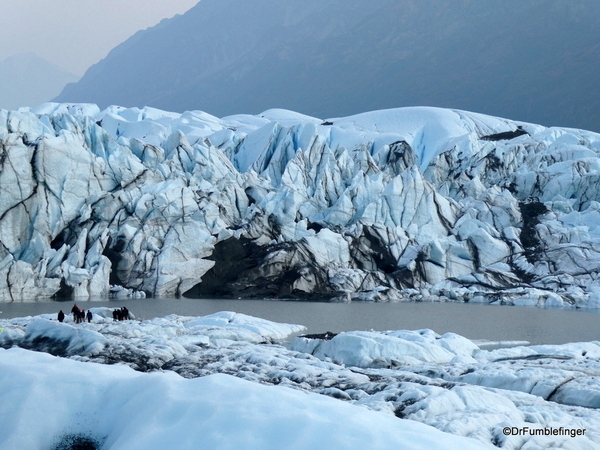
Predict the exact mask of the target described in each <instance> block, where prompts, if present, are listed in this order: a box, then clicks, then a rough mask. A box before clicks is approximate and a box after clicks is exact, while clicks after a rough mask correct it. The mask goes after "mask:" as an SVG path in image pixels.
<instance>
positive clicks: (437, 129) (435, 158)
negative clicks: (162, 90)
mask: <svg viewBox="0 0 600 450" xmlns="http://www.w3.org/2000/svg"><path fill="white" fill-rule="evenodd" d="M0 143H1V145H0V188H1V191H2V195H1V196H0V243H1V244H2V245H0V300H3V301H27V300H32V299H35V298H39V297H52V296H60V297H67V298H79V299H85V298H93V297H98V296H100V297H106V296H108V295H112V296H117V297H125V296H146V295H153V296H165V297H169V296H177V295H183V294H188V295H226V296H232V297H265V296H267V297H282V296H284V297H285V296H291V297H300V298H302V297H304V296H314V295H320V296H326V297H329V298H339V299H344V300H368V301H377V300H398V299H407V298H408V299H414V300H436V299H446V300H447V299H449V300H459V301H473V302H487V303H492V302H497V303H508V304H520V305H523V304H524V305H537V306H568V307H572V306H576V307H594V308H596V307H598V305H599V304H600V300H598V299H599V298H600V297H599V295H598V292H600V282H598V280H597V278H598V273H599V271H600V254H599V249H600V247H599V243H600V223H598V219H599V218H600V203H599V202H598V199H597V197H598V192H600V191H599V186H600V184H599V183H600V163H599V159H598V152H599V151H600V135H598V134H595V133H592V132H587V131H583V130H575V129H568V128H545V127H542V126H539V125H534V124H527V123H521V122H516V121H511V120H507V119H501V118H495V117H489V116H485V115H481V114H475V113H470V112H465V111H456V110H450V109H439V108H425V107H418V108H399V109H393V110H384V111H374V112H370V113H364V114H359V115H356V116H352V117H345V118H334V119H327V120H325V121H323V120H320V119H317V118H312V117H307V116H303V115H301V114H298V113H295V112H291V111H284V110H269V111H265V112H264V113H262V114H259V115H256V116H250V115H236V116H230V117H224V118H221V119H219V118H216V117H214V116H211V115H210V114H207V113H204V112H200V111H191V112H185V113H183V114H177V113H171V112H165V111H160V110H157V109H153V108H143V109H139V108H123V107H118V106H111V107H109V108H107V109H106V110H103V111H100V110H99V108H98V107H97V106H96V105H90V104H75V105H74V104H53V103H48V104H44V105H41V106H39V107H36V108H22V109H20V110H19V111H0Z"/></svg>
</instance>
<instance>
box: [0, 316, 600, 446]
mask: <svg viewBox="0 0 600 450" xmlns="http://www.w3.org/2000/svg"><path fill="white" fill-rule="evenodd" d="M91 310H92V312H93V315H94V320H93V321H92V322H91V323H81V324H76V323H74V322H73V319H72V317H71V316H67V317H66V319H65V322H64V323H59V322H58V321H56V317H55V315H54V314H44V315H38V316H30V317H17V318H12V319H0V401H1V402H2V404H3V405H10V407H6V408H3V409H2V410H1V411H0V447H2V448H19V449H38V448H77V447H74V446H73V443H79V444H83V443H87V445H88V447H85V448H104V449H114V450H116V449H121V448H123V449H125V448H126V449H137V448H143V449H155V448H156V449H162V448H165V446H166V447H169V448H173V449H176V450H179V449H181V450H183V449H192V448H197V446H198V445H199V443H202V444H203V445H204V446H206V447H208V448H214V449H221V448H223V449H225V448H256V449H263V450H268V449H272V448H273V449H275V448H294V449H304V448H306V449H313V448H315V447H317V446H326V447H328V448H329V447H330V448H343V449H358V448H373V449H382V450H383V449H392V448H410V449H415V450H416V449H429V448H436V449H446V448H447V449H484V448H488V449H489V448H503V449H507V450H508V449H518V448H523V449H539V448H557V449H577V450H587V449H589V450H597V449H599V448H600V433H599V432H598V430H599V429H600V412H599V408H600V384H599V383H598V376H599V373H600V372H599V370H600V363H599V361H600V342H597V341H594V342H580V343H568V344H562V345H536V346H528V347H525V346H519V345H516V346H507V347H504V348H497V349H493V350H485V349H484V348H483V346H480V345H477V344H476V343H475V342H473V341H470V340H468V339H466V338H464V337H462V336H460V335H457V334H454V333H446V334H443V335H439V334H437V333H435V332H434V331H433V330H429V329H423V330H390V331H385V332H374V331H349V332H344V333H339V334H336V335H333V334H330V333H327V334H325V335H322V336H308V335H307V336H303V335H300V336H298V334H299V333H301V332H302V331H303V330H304V326H302V325H295V324H284V323H275V322H270V321H267V320H264V319H260V318H256V317H251V316H247V315H243V314H239V313H234V312H228V311H222V312H219V313H215V314H212V315H209V316H202V317H188V316H179V315H169V316H166V317H159V318H153V319H150V320H143V321H140V320H126V321H117V322H115V321H113V319H112V308H103V307H95V308H94V307H92V308H91ZM283 344H285V345H283ZM507 427H508V429H510V430H522V429H525V428H527V429H528V430H531V431H532V432H531V433H530V432H524V433H522V434H521V435H518V434H517V433H516V432H514V431H511V433H506V432H505V431H504V430H505V429H506V428H507ZM561 429H562V430H569V432H568V434H566V433H563V434H554V435H553V434H550V435H545V434H543V433H542V434H536V433H535V432H534V431H537V430H541V431H542V432H543V431H544V430H561ZM573 430H575V432H577V430H580V432H579V434H578V435H577V434H575V435H572V433H571V431H573ZM174 436H177V439H174ZM68 443H71V446H70V447H69V446H68V445H67V444H68ZM61 445H62V446H61Z"/></svg>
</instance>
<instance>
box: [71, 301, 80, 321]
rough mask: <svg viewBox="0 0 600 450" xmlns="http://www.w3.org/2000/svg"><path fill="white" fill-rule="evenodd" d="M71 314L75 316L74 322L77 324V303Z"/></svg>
mask: <svg viewBox="0 0 600 450" xmlns="http://www.w3.org/2000/svg"><path fill="white" fill-rule="evenodd" d="M71 313H72V314H73V322H75V323H77V316H78V315H79V307H78V306H77V303H75V304H74V305H73V307H72V308H71Z"/></svg>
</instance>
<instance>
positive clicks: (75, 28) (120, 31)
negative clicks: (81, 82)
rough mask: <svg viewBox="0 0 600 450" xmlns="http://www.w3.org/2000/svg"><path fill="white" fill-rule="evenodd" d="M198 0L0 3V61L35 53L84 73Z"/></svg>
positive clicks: (1, 0) (23, 0)
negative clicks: (108, 54)
mask: <svg viewBox="0 0 600 450" xmlns="http://www.w3.org/2000/svg"><path fill="white" fill-rule="evenodd" d="M196 3H198V0H0V11H1V13H0V60H3V59H6V58H8V57H10V56H13V55H17V54H20V53H35V54H36V55H38V56H40V57H42V58H44V59H46V60H48V61H50V62H52V63H54V64H56V65H58V66H59V67H61V68H63V69H65V70H68V71H69V72H72V73H74V74H75V75H83V74H84V72H85V71H86V70H87V69H88V68H89V67H90V66H91V65H92V64H95V63H97V62H98V61H100V60H101V59H102V58H104V57H105V56H106V55H107V53H108V52H109V51H110V50H112V49H113V48H114V47H116V46H117V45H119V44H120V43H122V42H123V41H125V40H126V39H127V38H129V37H130V36H131V35H133V34H134V33H135V32H136V31H138V30H143V29H145V28H148V27H151V26H154V25H156V24H157V23H158V22H160V21H161V20H162V19H164V18H167V17H173V16H174V15H176V14H182V13H184V12H186V11H187V10H189V9H190V8H191V7H193V6H194V5H195V4H196Z"/></svg>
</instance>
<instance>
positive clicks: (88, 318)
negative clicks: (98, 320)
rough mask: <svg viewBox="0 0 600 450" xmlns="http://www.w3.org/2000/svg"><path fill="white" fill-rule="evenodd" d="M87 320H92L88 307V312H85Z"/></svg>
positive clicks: (89, 321)
mask: <svg viewBox="0 0 600 450" xmlns="http://www.w3.org/2000/svg"><path fill="white" fill-rule="evenodd" d="M87 320H88V323H91V322H92V312H91V311H90V310H89V309H88V312H87Z"/></svg>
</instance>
